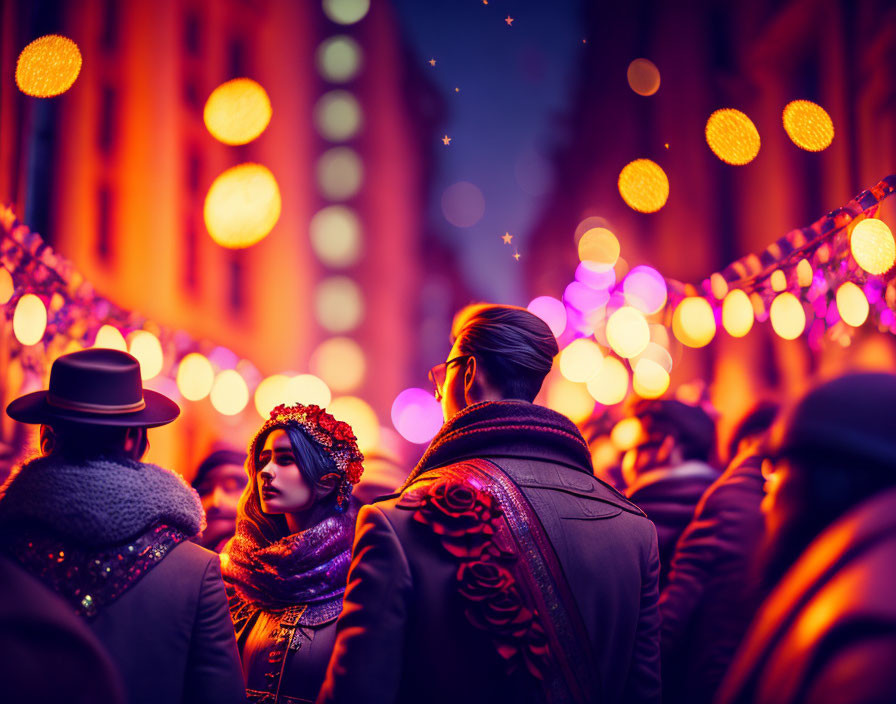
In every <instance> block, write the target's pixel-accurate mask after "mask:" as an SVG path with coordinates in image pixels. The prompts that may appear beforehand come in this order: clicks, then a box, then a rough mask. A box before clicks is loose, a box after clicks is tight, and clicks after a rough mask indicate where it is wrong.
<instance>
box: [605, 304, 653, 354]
mask: <svg viewBox="0 0 896 704" xmlns="http://www.w3.org/2000/svg"><path fill="white" fill-rule="evenodd" d="M606 335H607V342H608V343H609V345H610V347H611V348H612V349H613V351H614V352H615V353H616V354H618V355H619V356H620V357H623V358H625V359H629V358H631V357H636V356H638V355H639V354H641V353H642V352H643V351H644V350H645V349H647V345H648V344H649V343H650V328H649V327H648V325H647V319H646V318H645V317H644V314H643V313H642V312H641V311H639V310H638V309H637V308H633V307H632V306H622V308H620V309H619V310H617V311H616V312H614V313H613V314H612V315H611V316H610V318H609V320H607V332H606Z"/></svg>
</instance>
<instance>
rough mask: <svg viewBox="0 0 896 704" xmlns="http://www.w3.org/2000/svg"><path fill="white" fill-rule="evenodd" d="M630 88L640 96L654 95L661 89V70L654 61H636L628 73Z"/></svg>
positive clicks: (631, 64) (629, 67) (629, 66)
mask: <svg viewBox="0 0 896 704" xmlns="http://www.w3.org/2000/svg"><path fill="white" fill-rule="evenodd" d="M626 78H628V85H629V87H630V88H631V89H632V90H633V91H635V93H637V94H638V95H644V96H647V95H653V94H654V93H656V92H657V91H658V90H659V89H660V70H659V69H658V68H657V67H656V64H654V63H653V61H650V60H648V59H635V60H634V61H632V62H631V63H630V64H629V65H628V71H626Z"/></svg>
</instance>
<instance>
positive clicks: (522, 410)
mask: <svg viewBox="0 0 896 704" xmlns="http://www.w3.org/2000/svg"><path fill="white" fill-rule="evenodd" d="M470 458H480V459H487V460H490V461H491V462H493V463H495V464H496V465H497V466H498V467H500V468H501V469H502V470H503V471H504V472H505V473H506V474H507V475H508V476H509V477H510V478H511V479H512V480H513V482H514V483H515V484H516V485H517V486H519V487H520V489H521V490H522V492H523V494H524V496H525V497H526V499H527V500H528V501H529V503H530V504H531V505H532V506H533V508H534V510H535V512H536V513H537V515H538V519H539V520H540V522H541V524H542V525H543V527H544V532H545V533H546V534H547V536H548V538H549V539H550V541H551V543H552V544H553V547H554V550H555V552H556V555H557V558H558V560H559V563H560V565H561V566H562V570H563V571H564V572H565V575H566V579H567V581H568V583H569V586H570V590H571V592H572V595H573V597H574V598H575V601H576V602H577V603H578V609H579V612H580V614H581V620H582V622H583V624H584V626H585V630H586V631H587V636H588V640H589V641H590V645H591V649H592V655H593V658H594V661H593V663H592V667H591V671H592V672H593V673H594V674H595V675H596V680H597V685H598V689H599V690H600V691H599V696H598V701H600V702H606V703H608V704H612V703H615V702H659V699H660V676H659V614H658V609H657V599H658V595H657V580H658V573H659V557H658V551H657V541H656V531H655V529H654V527H653V524H651V523H650V521H648V520H647V519H646V517H645V516H644V515H643V514H642V513H641V511H640V510H639V509H638V508H636V507H635V506H634V505H633V504H631V503H630V502H629V501H628V500H626V499H625V498H624V497H623V496H621V495H620V494H619V493H618V492H616V491H615V490H613V489H611V488H610V487H608V486H607V485H605V484H603V483H602V482H600V481H599V480H598V479H596V478H595V477H594V475H593V472H592V468H591V464H590V458H589V455H588V452H587V446H585V443H584V441H583V440H581V435H580V434H579V432H578V430H577V429H576V428H575V426H574V425H573V424H572V423H570V422H569V421H568V420H567V419H566V418H564V417H563V416H560V415H559V414H556V413H553V412H552V411H548V410H547V409H544V408H541V407H538V406H533V405H532V404H527V403H523V402H517V401H502V402H492V403H483V404H477V405H476V406H472V407H470V408H468V409H466V410H465V411H462V412H461V413H460V414H458V415H457V416H455V418H453V419H452V420H451V421H450V422H449V423H448V424H446V426H445V427H444V428H443V429H442V431H441V432H440V434H439V436H437V438H436V439H435V440H434V441H433V444H432V445H431V446H430V449H429V450H428V451H427V453H426V455H424V458H423V460H421V463H420V464H419V465H418V467H417V468H416V469H415V471H414V472H413V473H412V475H411V477H410V479H409V481H408V483H407V484H406V485H405V487H404V488H403V491H402V493H400V494H396V495H393V496H391V497H386V498H385V499H384V500H381V501H380V502H378V503H375V504H373V505H371V506H366V507H364V508H362V509H361V512H360V514H359V516H358V524H357V529H356V533H355V545H354V551H353V561H352V567H351V570H350V572H349V579H348V588H347V590H346V593H345V602H344V607H343V612H342V615H341V616H340V618H339V621H338V623H337V636H336V645H335V649H334V653H333V657H332V659H331V660H330V665H329V669H328V672H327V678H326V681H325V683H324V686H323V688H322V690H321V694H320V697H319V699H318V701H319V702H359V701H363V702H367V703H371V704H375V703H378V702H384V703H385V702H419V701H427V702H431V703H434V704H439V703H442V702H444V703H445V704H448V703H449V702H458V701H463V702H466V703H468V704H477V703H478V702H482V703H483V704H485V703H486V702H489V703H494V702H498V701H514V702H527V701H532V702H535V701H542V694H541V687H540V685H539V684H538V682H537V681H536V680H535V679H534V678H533V677H532V676H531V675H529V674H528V672H527V671H526V669H525V667H521V668H519V669H518V670H517V671H516V672H515V673H513V674H507V673H506V667H505V665H506V663H505V662H504V661H503V660H502V658H501V657H500V656H499V655H498V653H497V652H496V648H495V645H494V643H493V641H492V639H491V638H490V637H489V634H488V632H486V631H485V630H483V629H482V628H481V627H480V628H477V627H474V625H473V624H472V623H471V622H470V620H468V618H467V617H466V616H465V611H464V602H463V600H462V598H461V597H460V595H459V594H458V581H457V575H458V560H457V559H456V557H455V556H454V555H453V554H452V553H451V552H450V551H449V550H447V549H445V547H444V545H443V544H442V542H441V541H440V540H439V536H438V535H437V534H436V532H437V531H438V530H441V529H440V528H439V527H438V526H433V525H424V524H423V523H421V521H420V520H419V519H416V520H415V514H416V511H415V510H414V509H415V507H416V506H418V505H419V500H418V499H417V498H415V497H419V496H420V495H421V492H424V493H425V491H426V490H427V487H430V486H432V485H433V483H434V482H436V483H437V482H438V480H439V478H440V477H441V476H443V475H444V474H445V473H446V472H447V471H448V470H450V469H452V468H456V466H457V463H458V462H460V461H461V460H464V459H470ZM486 490H487V489H486ZM445 520H446V521H448V522H449V523H450V521H451V520H452V517H451V516H448V517H447V518H446V519H445ZM443 527H444V526H443ZM449 527H450V526H449ZM480 625H481V624H480Z"/></svg>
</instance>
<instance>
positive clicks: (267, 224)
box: [203, 164, 281, 249]
mask: <svg viewBox="0 0 896 704" xmlns="http://www.w3.org/2000/svg"><path fill="white" fill-rule="evenodd" d="M280 206H281V203H280V188H279V187H278V186H277V179H275V178H274V174H272V173H271V172H270V170H269V169H268V168H267V167H265V166H262V165H261V164H240V165H239V166H234V167H233V168H231V169H227V171H225V172H224V173H223V174H221V175H220V176H218V178H216V179H215V181H214V183H212V186H211V188H209V189H208V195H206V197H205V208H204V211H203V213H204V216H205V226H206V228H207V229H208V233H209V235H211V238H212V239H213V240H214V241H215V242H217V243H218V244H219V245H221V246H222V247H227V248H228V249H242V248H244V247H250V246H252V245H253V244H255V243H256V242H259V241H261V240H262V239H264V238H265V237H266V236H267V235H268V233H269V232H270V231H271V230H272V229H273V228H274V225H276V224H277V220H279V219H280Z"/></svg>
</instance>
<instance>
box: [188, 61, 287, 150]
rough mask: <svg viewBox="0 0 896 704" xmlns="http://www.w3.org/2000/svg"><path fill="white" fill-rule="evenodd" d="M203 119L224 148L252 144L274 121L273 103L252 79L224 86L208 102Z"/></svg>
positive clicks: (217, 89)
mask: <svg viewBox="0 0 896 704" xmlns="http://www.w3.org/2000/svg"><path fill="white" fill-rule="evenodd" d="M202 118H203V120H205V126H206V128H207V129H208V131H209V132H211V135H212V137H214V138H215V139H217V140H218V141H220V142H224V144H231V145H237V144H248V143H249V142H251V141H252V140H253V139H255V138H256V137H258V136H259V135H260V134H261V133H262V132H264V131H265V129H266V128H267V126H268V124H269V123H270V121H271V100H270V98H268V94H267V93H266V92H265V90H264V88H262V87H261V85H259V84H258V83H256V82H255V81H253V80H252V79H251V78H234V79H233V80H232V81H227V82H226V83H222V84H221V85H219V86H218V87H217V88H215V89H214V90H213V91H212V94H211V95H210V96H208V100H207V101H205V110H203V113H202Z"/></svg>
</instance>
